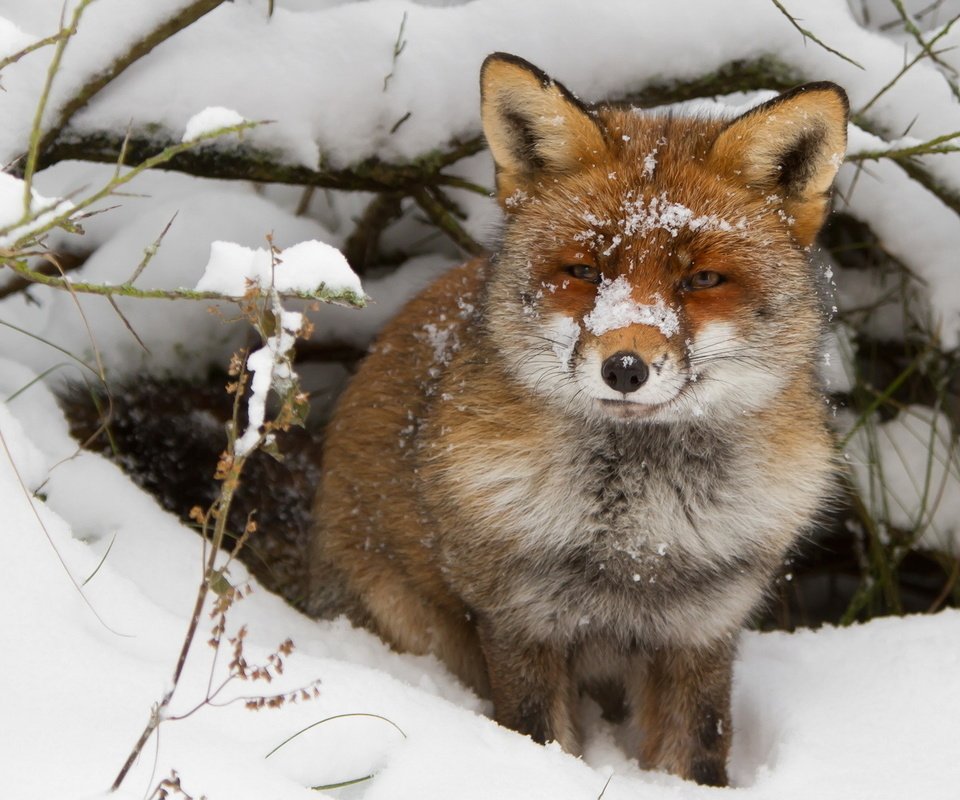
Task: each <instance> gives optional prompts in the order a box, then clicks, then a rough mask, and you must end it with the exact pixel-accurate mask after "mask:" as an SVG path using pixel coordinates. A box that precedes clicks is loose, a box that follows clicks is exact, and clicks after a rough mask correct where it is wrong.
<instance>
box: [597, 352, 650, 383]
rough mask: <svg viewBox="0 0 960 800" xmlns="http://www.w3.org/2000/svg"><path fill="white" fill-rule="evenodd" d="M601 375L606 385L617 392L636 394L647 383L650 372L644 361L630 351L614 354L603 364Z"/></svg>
mask: <svg viewBox="0 0 960 800" xmlns="http://www.w3.org/2000/svg"><path fill="white" fill-rule="evenodd" d="M600 374H601V375H602V376H603V381H604V383H606V384H607V386H609V387H610V388H611V389H613V390H614V391H617V392H624V393H627V392H635V391H637V389H639V388H640V387H641V386H643V384H644V383H646V381H647V375H649V374H650V371H649V370H648V369H647V365H646V364H645V363H644V361H643V359H642V358H640V356H638V355H637V354H636V353H632V352H630V351H629V350H621V351H620V352H619V353H614V354H613V355H612V356H610V358H608V359H607V360H606V361H604V362H603V365H602V366H601V367H600Z"/></svg>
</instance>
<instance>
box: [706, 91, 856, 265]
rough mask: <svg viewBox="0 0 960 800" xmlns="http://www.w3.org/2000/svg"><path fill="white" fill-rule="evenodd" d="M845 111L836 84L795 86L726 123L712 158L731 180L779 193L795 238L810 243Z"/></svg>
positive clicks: (832, 173) (843, 144)
mask: <svg viewBox="0 0 960 800" xmlns="http://www.w3.org/2000/svg"><path fill="white" fill-rule="evenodd" d="M849 112H850V105H849V103H848V102H847V95H846V92H844V91H843V89H841V88H840V87H839V86H837V85H836V84H834V83H829V82H826V81H824V82H820V83H807V84H804V85H803V86H798V87H797V88H796V89H791V90H790V91H788V92H784V93H783V94H781V95H780V96H779V97H775V98H774V99H773V100H770V101H769V102H767V103H763V104H762V105H759V106H757V107H756V108H753V109H750V111H748V112H746V113H745V114H743V115H742V116H740V117H737V118H736V119H735V120H733V121H732V122H731V123H730V124H729V125H727V127H726V128H724V129H723V130H722V131H721V132H720V135H719V136H718V137H717V139H716V141H715V142H714V143H713V148H712V149H711V151H710V156H709V159H710V162H711V163H712V164H713V165H714V166H715V168H716V169H717V170H718V171H719V172H721V173H722V174H725V175H727V176H728V177H730V178H731V179H732V180H736V181H737V182H740V183H743V184H745V185H747V186H749V187H750V188H753V189H756V190H757V191H760V192H763V193H769V194H776V195H779V197H780V198H781V199H782V201H783V210H784V212H785V213H786V214H787V215H788V216H789V217H790V218H792V222H791V227H790V230H791V233H792V234H793V237H794V239H795V240H796V242H797V244H799V245H800V246H801V247H808V246H809V245H811V244H812V243H813V240H814V237H816V235H817V232H818V231H819V230H820V226H821V225H823V221H824V218H825V216H826V211H827V202H828V201H829V198H830V186H831V185H832V184H833V179H834V177H836V174H837V170H838V169H839V168H840V163H841V161H842V160H843V155H844V153H845V152H846V149H847V116H848V115H849Z"/></svg>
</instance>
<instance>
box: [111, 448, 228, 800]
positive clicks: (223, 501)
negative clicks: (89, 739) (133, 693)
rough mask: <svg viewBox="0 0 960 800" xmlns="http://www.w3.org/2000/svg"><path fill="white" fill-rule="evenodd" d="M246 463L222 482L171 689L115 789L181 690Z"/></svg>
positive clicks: (129, 759) (118, 779)
mask: <svg viewBox="0 0 960 800" xmlns="http://www.w3.org/2000/svg"><path fill="white" fill-rule="evenodd" d="M245 462H246V459H245V458H243V457H237V458H235V459H234V460H233V463H232V464H231V465H230V468H229V470H228V471H227V474H226V476H225V477H224V479H223V482H222V483H221V489H220V497H219V498H218V499H217V502H216V504H215V506H214V508H215V512H216V513H215V515H214V516H215V524H214V529H213V538H212V541H211V543H210V548H209V554H208V555H207V561H206V564H205V565H204V574H203V579H202V580H201V581H200V584H199V586H198V587H197V598H196V600H195V602H194V605H193V613H192V614H191V615H190V624H189V625H188V627H187V633H186V635H185V636H184V638H183V644H182V645H181V646H180V654H179V656H178V657H177V663H176V666H175V667H174V670H173V679H172V681H171V683H170V688H169V689H167V691H166V692H164V694H163V697H162V698H161V699H160V702H159V703H157V705H156V706H154V708H153V709H152V710H151V712H150V719H149V720H148V722H147V724H146V726H145V727H144V729H143V733H141V734H140V738H139V739H138V740H137V743H136V744H135V745H134V746H133V750H131V751H130V755H129V756H127V760H126V761H125V762H124V764H123V766H122V767H121V768H120V772H119V773H117V777H116V778H115V779H114V781H113V785H112V786H111V787H110V791H112V792H115V791H116V790H117V789H119V788H120V784H122V783H123V781H124V778H126V777H127V773H129V771H130V768H131V767H132V766H133V765H134V763H135V762H136V760H137V759H138V758H139V757H140V754H141V753H142V752H143V748H144V747H146V745H147V742H149V741H150V737H151V736H152V735H153V733H154V732H155V731H156V730H157V728H158V727H159V726H160V724H161V723H162V722H163V720H164V712H165V710H166V709H167V707H168V706H169V705H170V702H171V701H172V700H173V695H174V693H175V692H176V690H177V686H178V684H179V683H180V678H181V676H182V675H183V669H184V666H185V665H186V663H187V656H188V655H189V653H190V648H191V647H192V646H193V640H194V638H195V637H196V634H197V628H198V626H199V624H200V615H201V614H202V612H203V604H204V603H205V602H206V599H207V597H208V596H209V595H210V582H211V579H212V577H213V575H214V572H215V569H214V568H215V566H216V558H217V554H218V553H219V552H220V546H221V545H222V544H223V539H224V536H225V534H226V529H227V518H228V516H229V514H230V506H231V504H232V503H233V496H234V493H235V492H236V489H237V486H238V485H239V481H240V474H241V473H242V471H243V466H244V463H245Z"/></svg>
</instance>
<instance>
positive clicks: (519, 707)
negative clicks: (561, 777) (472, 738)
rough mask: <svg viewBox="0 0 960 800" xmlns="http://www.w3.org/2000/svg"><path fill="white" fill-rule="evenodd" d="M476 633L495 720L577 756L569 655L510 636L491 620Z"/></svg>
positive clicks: (537, 643) (578, 748)
mask: <svg viewBox="0 0 960 800" xmlns="http://www.w3.org/2000/svg"><path fill="white" fill-rule="evenodd" d="M478 632H479V634H480V646H481V648H482V650H483V655H484V659H485V660H486V663H487V673H488V675H489V678H490V693H491V697H492V699H493V715H494V719H496V720H497V722H499V723H500V724H501V725H504V726H506V727H508V728H512V729H513V730H515V731H518V732H519V733H523V734H526V735H527V736H529V737H530V738H532V739H533V740H534V741H536V742H539V743H540V744H545V743H546V742H551V741H556V742H558V743H559V744H560V746H561V747H562V748H563V749H564V750H566V751H567V752H568V753H573V754H574V755H579V752H580V739H579V734H578V731H577V728H576V723H575V721H574V713H575V708H576V704H575V699H576V686H575V683H574V681H573V677H572V675H571V669H570V656H569V653H568V651H567V650H566V649H565V648H561V647H557V646H556V645H551V644H545V643H541V642H533V641H530V640H529V639H524V638H520V637H517V636H516V635H511V634H510V633H508V632H507V631H506V630H504V628H503V627H498V626H497V625H496V624H494V623H492V622H491V621H490V620H481V621H480V623H479V625H478Z"/></svg>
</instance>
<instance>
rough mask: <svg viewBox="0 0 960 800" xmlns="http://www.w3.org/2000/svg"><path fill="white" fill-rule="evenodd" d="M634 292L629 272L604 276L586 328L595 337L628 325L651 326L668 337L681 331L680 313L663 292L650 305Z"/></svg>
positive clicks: (588, 316) (587, 317) (588, 315)
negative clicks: (627, 273)
mask: <svg viewBox="0 0 960 800" xmlns="http://www.w3.org/2000/svg"><path fill="white" fill-rule="evenodd" d="M632 295H633V285H632V284H631V283H630V281H629V280H628V279H627V277H626V276H625V275H620V276H619V277H617V279H616V280H613V281H611V280H609V279H604V281H603V282H602V283H601V284H600V287H599V288H598V289H597V299H596V301H595V302H594V305H593V310H592V311H591V312H590V313H589V314H587V316H585V317H584V318H583V324H584V327H585V328H586V329H587V330H588V331H590V332H591V333H592V334H594V335H595V336H602V335H603V334H605V333H607V332H608V331H614V330H617V329H618V328H626V327H627V326H628V325H650V326H652V327H654V328H657V329H659V331H660V333H662V334H663V335H664V336H666V337H667V338H670V337H671V336H673V335H674V334H675V333H677V331H679V330H680V319H679V318H678V317H677V312H676V311H674V310H673V309H672V308H670V307H669V306H668V305H667V304H666V302H664V299H663V297H661V296H660V295H659V294H657V295H654V296H653V301H654V302H653V303H652V304H650V305H644V304H642V303H637V302H635V301H634V299H633V296H632Z"/></svg>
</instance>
